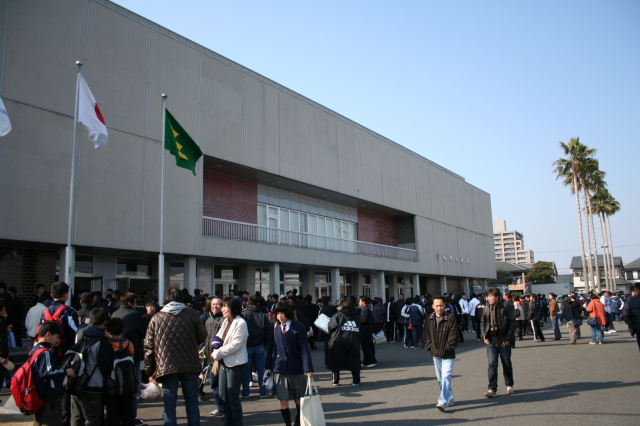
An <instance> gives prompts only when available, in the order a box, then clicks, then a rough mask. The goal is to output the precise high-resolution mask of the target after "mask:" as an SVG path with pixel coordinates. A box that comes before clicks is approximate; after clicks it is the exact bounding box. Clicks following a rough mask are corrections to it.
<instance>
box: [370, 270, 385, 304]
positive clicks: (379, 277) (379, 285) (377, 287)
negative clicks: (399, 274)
mask: <svg viewBox="0 0 640 426" xmlns="http://www.w3.org/2000/svg"><path fill="white" fill-rule="evenodd" d="M372 281H373V280H372ZM374 297H379V298H381V299H383V300H384V271H378V272H377V273H376V282H375V283H372V285H371V298H372V299H373V298H374Z"/></svg>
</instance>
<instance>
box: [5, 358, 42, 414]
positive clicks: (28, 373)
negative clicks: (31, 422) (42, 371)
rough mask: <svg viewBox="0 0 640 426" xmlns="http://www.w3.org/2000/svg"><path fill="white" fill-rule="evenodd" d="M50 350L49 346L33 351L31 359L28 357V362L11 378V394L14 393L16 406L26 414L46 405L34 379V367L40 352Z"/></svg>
mask: <svg viewBox="0 0 640 426" xmlns="http://www.w3.org/2000/svg"><path fill="white" fill-rule="evenodd" d="M48 350H49V349H48V348H39V349H38V350H37V351H35V352H33V353H32V354H31V355H30V357H29V359H27V362H25V363H24V364H22V365H21V366H20V368H18V369H17V370H16V372H15V374H14V375H13V377H12V378H11V394H12V395H13V400H14V401H15V403H16V407H18V409H20V412H21V413H22V414H24V415H26V416H28V415H30V414H34V413H35V412H37V411H40V409H41V408H42V406H43V405H44V401H43V400H42V398H40V395H38V390H37V389H36V384H35V382H34V381H33V370H32V368H33V364H34V363H35V362H36V359H37V358H38V357H39V356H40V354H42V353H43V352H46V351H48Z"/></svg>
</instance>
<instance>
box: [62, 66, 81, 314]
mask: <svg viewBox="0 0 640 426" xmlns="http://www.w3.org/2000/svg"><path fill="white" fill-rule="evenodd" d="M76 67H77V68H78V70H77V72H76V105H75V108H74V112H73V144H72V148H71V184H70V185H69V229H68V230H67V247H66V248H65V252H64V282H65V283H67V284H68V285H69V297H68V298H67V305H71V295H72V294H73V276H74V272H75V271H74V270H73V269H74V267H73V265H74V261H75V250H74V249H73V247H72V246H71V235H72V231H73V201H74V198H75V192H76V180H75V177H76V137H77V134H78V91H79V90H80V68H82V62H80V61H76Z"/></svg>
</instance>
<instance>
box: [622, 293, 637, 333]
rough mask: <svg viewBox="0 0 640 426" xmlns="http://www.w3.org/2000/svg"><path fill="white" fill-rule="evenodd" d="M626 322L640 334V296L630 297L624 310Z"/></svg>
mask: <svg viewBox="0 0 640 426" xmlns="http://www.w3.org/2000/svg"><path fill="white" fill-rule="evenodd" d="M622 315H623V318H624V322H626V323H627V325H628V326H629V328H631V329H632V330H634V331H635V332H636V333H640V296H633V297H628V298H627V301H626V302H625V304H624V308H623V309H622Z"/></svg>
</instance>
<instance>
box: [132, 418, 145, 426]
mask: <svg viewBox="0 0 640 426" xmlns="http://www.w3.org/2000/svg"><path fill="white" fill-rule="evenodd" d="M133 424H134V425H135V426H142V425H144V420H142V419H135V420H134V421H133Z"/></svg>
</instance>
